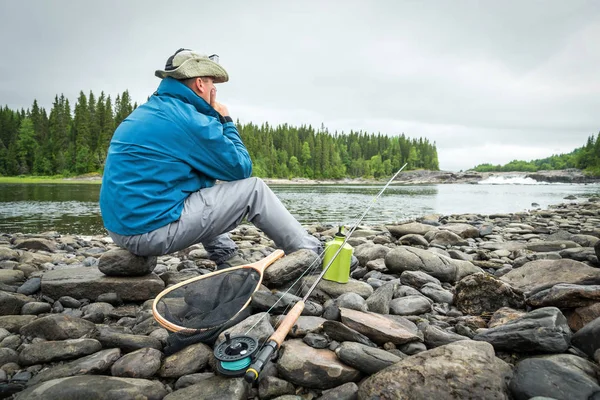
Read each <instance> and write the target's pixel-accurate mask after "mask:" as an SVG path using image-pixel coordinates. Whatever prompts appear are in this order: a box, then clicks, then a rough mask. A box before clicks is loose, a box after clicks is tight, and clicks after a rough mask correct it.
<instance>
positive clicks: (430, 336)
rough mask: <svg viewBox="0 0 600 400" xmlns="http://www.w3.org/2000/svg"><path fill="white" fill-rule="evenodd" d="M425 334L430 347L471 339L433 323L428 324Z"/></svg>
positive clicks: (426, 342) (425, 339)
mask: <svg viewBox="0 0 600 400" xmlns="http://www.w3.org/2000/svg"><path fill="white" fill-rule="evenodd" d="M423 336H424V341H425V344H426V345H427V348H428V349H432V348H435V347H439V346H443V345H446V344H449V343H453V342H458V341H460V340H469V339H470V338H468V337H466V336H462V335H459V334H457V333H454V332H447V331H445V330H443V329H441V328H438V327H437V326H433V325H431V324H427V327H426V328H425V329H424V330H423Z"/></svg>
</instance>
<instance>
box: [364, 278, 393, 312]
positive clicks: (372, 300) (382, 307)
mask: <svg viewBox="0 0 600 400" xmlns="http://www.w3.org/2000/svg"><path fill="white" fill-rule="evenodd" d="M397 287H398V282H397V281H391V282H387V283H384V284H383V285H382V286H381V287H379V288H378V289H377V290H375V292H373V294H372V295H370V296H369V298H368V299H367V310H368V311H371V312H374V313H378V314H389V312H390V302H391V301H392V299H393V298H394V292H395V291H396V288H397Z"/></svg>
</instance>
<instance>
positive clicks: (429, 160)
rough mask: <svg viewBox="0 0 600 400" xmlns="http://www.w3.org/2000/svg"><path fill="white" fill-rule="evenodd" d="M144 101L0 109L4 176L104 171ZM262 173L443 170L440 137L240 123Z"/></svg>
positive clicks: (124, 98) (59, 99) (61, 100)
mask: <svg viewBox="0 0 600 400" xmlns="http://www.w3.org/2000/svg"><path fill="white" fill-rule="evenodd" d="M136 107H137V104H136V103H134V104H131V97H130V95H129V92H128V91H124V92H123V93H121V94H119V95H117V97H116V98H115V100H114V103H113V102H112V100H111V97H110V96H107V95H105V94H104V92H102V93H101V94H100V96H96V95H94V93H93V92H90V93H89V94H88V95H87V96H86V94H85V93H83V92H80V94H79V97H78V99H77V102H76V103H75V106H74V107H73V108H71V104H70V102H69V100H68V99H66V98H65V96H64V95H60V96H58V95H57V96H55V98H54V102H53V104H52V108H51V109H50V112H49V113H47V112H46V110H45V109H44V108H43V107H40V106H39V105H38V102H37V100H34V102H33V105H32V107H31V108H30V109H28V110H24V109H21V110H12V109H9V108H8V106H4V107H3V108H0V175H6V176H16V175H37V176H56V175H61V176H73V175H81V174H86V173H91V172H100V173H102V169H103V166H104V160H105V159H106V154H107V150H108V146H109V143H110V140H111V138H112V135H113V132H114V130H115V128H116V127H117V126H118V125H119V124H120V123H121V122H122V121H123V119H125V118H126V117H127V116H128V115H129V114H130V113H131V112H132V111H133V110H134V109H135V108H136ZM237 128H238V130H239V132H240V135H241V137H242V140H243V141H244V144H245V145H246V147H247V148H248V152H249V153H250V156H251V158H252V161H253V164H254V169H253V171H254V172H253V174H254V176H259V177H269V178H294V177H304V178H311V179H339V178H344V177H368V178H370V177H374V178H379V177H385V176H389V175H391V174H392V173H393V172H394V171H396V170H398V169H399V168H400V167H401V166H402V165H404V163H408V166H407V169H418V168H423V169H430V170H439V163H438V157H437V149H436V145H435V143H430V142H429V141H428V140H427V139H425V138H418V139H414V138H408V137H406V136H405V135H404V134H401V135H399V136H388V135H385V134H381V133H378V134H370V133H366V132H363V131H358V132H355V131H350V133H348V134H346V133H344V132H341V133H338V132H334V133H330V132H329V131H328V130H327V129H326V128H325V127H324V126H323V125H322V126H321V127H320V128H318V129H315V128H313V127H312V126H310V125H308V126H306V125H302V126H300V127H295V126H289V125H287V124H283V125H278V126H271V125H270V124H268V123H264V124H262V125H260V126H259V125H255V124H253V123H246V124H241V123H240V122H239V121H238V122H237Z"/></svg>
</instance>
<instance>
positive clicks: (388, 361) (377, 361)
mask: <svg viewBox="0 0 600 400" xmlns="http://www.w3.org/2000/svg"><path fill="white" fill-rule="evenodd" d="M335 354H337V356H338V358H339V359H340V360H342V361H343V362H344V363H345V364H347V365H349V366H351V367H354V368H356V369H358V370H359V371H361V372H363V373H365V374H367V375H372V374H374V373H376V372H379V371H381V370H382V369H384V368H387V367H389V366H390V365H392V364H395V363H397V362H398V361H400V360H402V358H403V357H398V356H397V355H394V354H392V353H390V352H389V351H386V350H382V349H378V348H375V347H369V346H365V345H363V344H360V343H353V342H343V343H342V344H341V345H340V346H339V347H338V348H337V349H335Z"/></svg>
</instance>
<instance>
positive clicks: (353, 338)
mask: <svg viewBox="0 0 600 400" xmlns="http://www.w3.org/2000/svg"><path fill="white" fill-rule="evenodd" d="M323 332H325V333H326V334H327V336H329V337H330V338H331V339H332V340H337V341H338V342H346V341H349V342H356V343H361V344H364V345H366V346H370V347H377V345H376V344H375V343H373V342H372V341H371V340H370V339H369V338H368V337H366V336H365V335H363V334H362V333H359V332H357V331H355V330H354V329H351V328H349V327H347V326H346V325H344V324H342V323H341V322H337V321H325V322H323Z"/></svg>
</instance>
